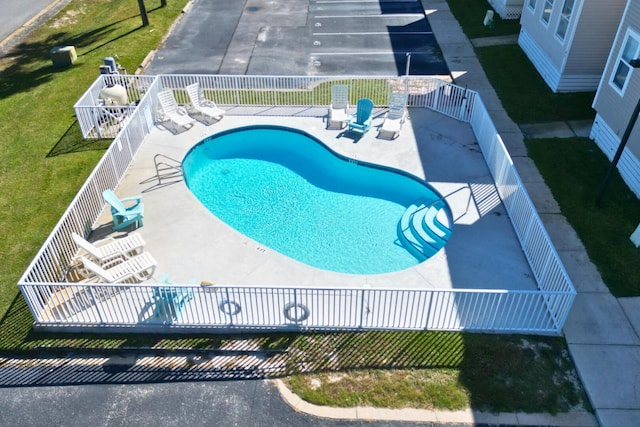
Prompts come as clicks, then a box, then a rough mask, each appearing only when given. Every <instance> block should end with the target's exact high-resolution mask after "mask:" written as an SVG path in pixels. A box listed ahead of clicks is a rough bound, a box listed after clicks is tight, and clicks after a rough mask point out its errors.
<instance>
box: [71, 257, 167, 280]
mask: <svg viewBox="0 0 640 427" xmlns="http://www.w3.org/2000/svg"><path fill="white" fill-rule="evenodd" d="M80 262H82V265H83V266H84V268H85V269H86V270H87V271H89V272H91V273H93V274H94V275H95V276H97V277H98V278H99V279H100V280H102V281H103V282H104V283H122V282H125V281H133V282H143V281H145V280H147V279H148V278H150V277H151V276H153V273H154V272H155V271H156V265H157V262H156V260H155V259H153V257H152V256H151V255H150V254H149V253H148V252H144V253H142V254H140V255H136V256H134V257H131V258H127V259H126V260H125V261H123V262H120V263H117V264H114V265H113V266H111V267H109V268H103V267H104V266H103V267H101V266H99V265H98V264H96V263H94V262H93V261H91V260H89V259H87V257H84V256H81V257H80Z"/></svg>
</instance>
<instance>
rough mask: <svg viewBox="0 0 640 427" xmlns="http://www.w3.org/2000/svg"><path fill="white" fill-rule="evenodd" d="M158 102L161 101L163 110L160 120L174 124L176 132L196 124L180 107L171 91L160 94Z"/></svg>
mask: <svg viewBox="0 0 640 427" xmlns="http://www.w3.org/2000/svg"><path fill="white" fill-rule="evenodd" d="M158 101H160V108H161V110H160V111H159V115H160V120H161V121H163V122H166V121H170V122H171V123H173V127H174V129H175V131H176V132H177V131H178V130H179V129H180V128H184V129H188V128H190V127H191V126H193V124H194V123H195V120H194V119H193V118H192V117H191V116H190V115H189V113H187V110H185V109H184V108H183V107H180V106H179V105H178V103H177V102H176V98H175V97H174V96H173V92H172V91H171V90H163V91H161V92H160V93H158Z"/></svg>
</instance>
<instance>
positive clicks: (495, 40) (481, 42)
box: [471, 34, 519, 47]
mask: <svg viewBox="0 0 640 427" xmlns="http://www.w3.org/2000/svg"><path fill="white" fill-rule="evenodd" d="M518 36H519V34H507V35H506V36H494V37H480V38H477V39H471V44H472V45H473V47H487V46H501V45H505V44H517V43H518Z"/></svg>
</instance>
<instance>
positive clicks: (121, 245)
mask: <svg viewBox="0 0 640 427" xmlns="http://www.w3.org/2000/svg"><path fill="white" fill-rule="evenodd" d="M71 237H72V238H73V241H74V242H75V243H76V245H78V248H80V250H81V252H80V254H81V255H85V256H87V258H89V259H91V260H92V261H94V262H95V263H96V264H98V265H103V264H106V263H108V262H110V261H113V260H114V259H122V260H124V259H126V258H127V257H131V256H134V255H138V254H139V253H141V252H142V250H143V249H144V245H145V241H144V240H143V239H142V236H141V235H140V234H138V233H131V234H129V235H128V236H126V237H123V238H119V239H114V238H113V237H108V238H106V239H102V240H98V241H95V242H93V243H91V242H88V241H87V240H85V239H83V238H82V237H81V236H80V235H78V234H76V233H71Z"/></svg>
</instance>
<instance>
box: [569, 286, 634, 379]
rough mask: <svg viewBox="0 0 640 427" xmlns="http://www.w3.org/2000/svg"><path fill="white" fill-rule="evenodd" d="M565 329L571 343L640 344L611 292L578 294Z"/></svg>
mask: <svg viewBox="0 0 640 427" xmlns="http://www.w3.org/2000/svg"><path fill="white" fill-rule="evenodd" d="M563 330H564V335H565V337H566V339H567V342H568V343H570V344H594V345H602V344H615V345H639V344H640V339H638V335H637V334H636V333H635V331H634V330H633V328H632V327H631V324H630V323H629V320H628V319H627V316H626V315H625V313H624V311H623V310H622V307H621V306H620V304H619V303H618V300H617V299H616V298H614V297H613V296H612V295H611V294H609V293H579V294H578V295H576V299H575V300H574V302H573V306H572V307H571V311H570V312H569V316H568V318H567V321H566V322H565V324H564V329H563ZM638 351H640V349H638ZM639 375H640V374H639Z"/></svg>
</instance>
